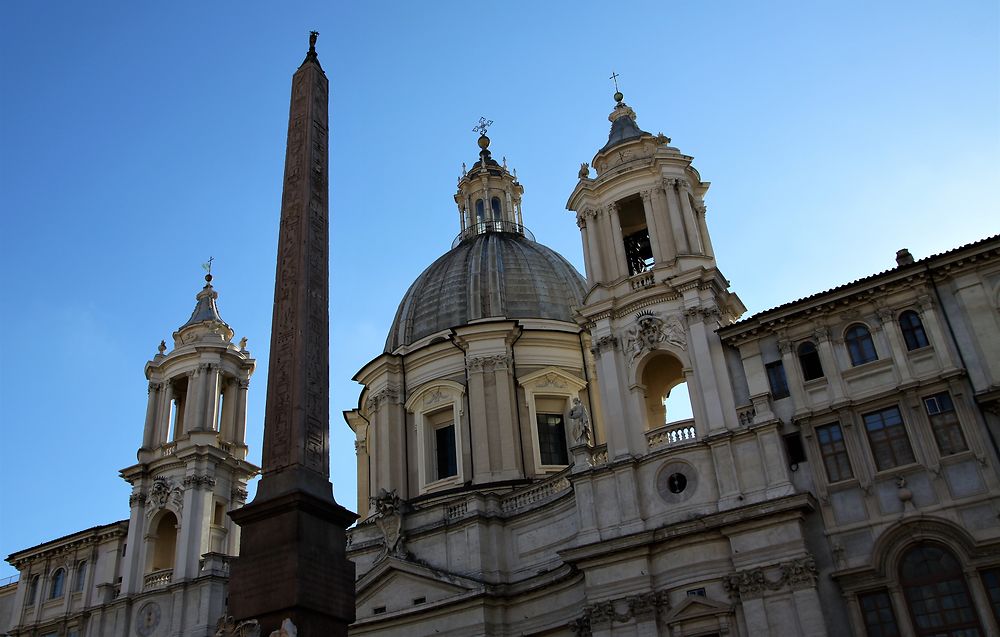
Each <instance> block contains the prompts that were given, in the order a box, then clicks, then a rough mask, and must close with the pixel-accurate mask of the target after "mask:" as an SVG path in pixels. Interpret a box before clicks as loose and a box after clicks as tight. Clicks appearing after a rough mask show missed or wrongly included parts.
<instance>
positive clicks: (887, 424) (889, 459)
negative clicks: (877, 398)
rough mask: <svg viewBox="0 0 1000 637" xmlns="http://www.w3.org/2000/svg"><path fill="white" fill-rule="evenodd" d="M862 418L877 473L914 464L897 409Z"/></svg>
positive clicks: (914, 460) (911, 451)
mask: <svg viewBox="0 0 1000 637" xmlns="http://www.w3.org/2000/svg"><path fill="white" fill-rule="evenodd" d="M862 418H863V419H864V421H865V430H866V431H867V432H868V442H869V444H871V447H872V455H873V456H875V465H876V466H878V470H879V471H884V470H885V469H892V468H893V467H899V466H902V465H906V464H911V463H913V462H916V458H915V457H914V456H913V448H912V447H910V439H909V438H908V437H907V436H906V426H905V425H904V424H903V416H902V415H901V414H900V413H899V408H898V407H889V408H888V409H882V410H880V411H873V412H871V413H870V414H864V415H863V416H862Z"/></svg>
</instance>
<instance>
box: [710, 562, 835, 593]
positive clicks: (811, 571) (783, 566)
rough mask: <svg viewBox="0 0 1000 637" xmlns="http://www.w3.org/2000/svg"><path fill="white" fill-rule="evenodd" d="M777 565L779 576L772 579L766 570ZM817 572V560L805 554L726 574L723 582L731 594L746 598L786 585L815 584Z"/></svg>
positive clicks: (776, 589) (779, 588)
mask: <svg viewBox="0 0 1000 637" xmlns="http://www.w3.org/2000/svg"><path fill="white" fill-rule="evenodd" d="M775 567H776V568H777V570H778V577H777V579H771V578H769V577H768V576H767V573H766V571H771V570H774V569H775ZM817 574H818V572H817V570H816V562H815V561H814V560H813V558H812V556H811V555H805V556H803V557H800V558H797V559H794V560H789V561H787V562H781V563H780V564H777V565H774V566H768V567H758V568H753V569H748V570H744V571H738V572H736V573H733V574H732V575H728V576H726V578H725V579H724V580H723V582H722V584H723V587H724V588H725V589H726V591H727V592H728V593H729V594H730V596H733V597H735V596H739V597H743V598H746V597H754V596H759V595H762V594H763V593H765V592H766V591H778V590H781V589H782V588H784V587H786V586H790V587H801V586H806V587H809V586H815V585H816V577H817Z"/></svg>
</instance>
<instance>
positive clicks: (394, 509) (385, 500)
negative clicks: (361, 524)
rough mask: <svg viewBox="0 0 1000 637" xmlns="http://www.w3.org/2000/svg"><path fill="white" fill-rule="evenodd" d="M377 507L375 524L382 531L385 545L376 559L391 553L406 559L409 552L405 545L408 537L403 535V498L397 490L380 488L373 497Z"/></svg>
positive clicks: (373, 503)
mask: <svg viewBox="0 0 1000 637" xmlns="http://www.w3.org/2000/svg"><path fill="white" fill-rule="evenodd" d="M371 503H372V505H373V506H374V507H375V514H376V516H377V517H376V518H375V526H377V527H378V529H379V531H381V532H382V538H383V542H385V546H384V548H383V549H382V552H381V553H380V554H379V556H378V557H377V558H376V559H375V561H376V562H379V561H381V560H383V559H385V558H386V557H389V556H390V555H391V556H392V557H398V558H402V559H406V558H407V557H408V553H407V551H406V548H405V547H404V545H403V542H404V540H405V539H406V537H405V536H404V535H403V515H402V511H401V509H402V507H403V500H402V499H401V498H400V497H399V495H397V494H396V490H395V489H393V490H392V491H387V490H386V489H379V492H378V495H377V496H375V497H374V498H372V499H371Z"/></svg>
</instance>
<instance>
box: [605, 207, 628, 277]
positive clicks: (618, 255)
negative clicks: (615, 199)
mask: <svg viewBox="0 0 1000 637" xmlns="http://www.w3.org/2000/svg"><path fill="white" fill-rule="evenodd" d="M607 215H608V225H610V226H611V235H610V236H611V243H612V248H614V252H613V253H612V255H613V256H614V260H615V264H616V266H617V267H616V268H614V269H615V270H616V271H617V274H616V276H615V277H614V278H615V279H618V278H621V277H627V276H628V261H627V260H626V259H625V240H624V238H623V237H622V224H621V220H620V219H619V218H618V204H617V203H609V204H608V205H607Z"/></svg>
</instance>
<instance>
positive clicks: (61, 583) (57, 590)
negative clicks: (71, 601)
mask: <svg viewBox="0 0 1000 637" xmlns="http://www.w3.org/2000/svg"><path fill="white" fill-rule="evenodd" d="M65 588H66V571H65V570H63V569H61V568H60V569H56V572H55V573H53V574H52V586H50V587H49V599H55V598H57V597H62V596H63V592H64V590H65Z"/></svg>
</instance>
